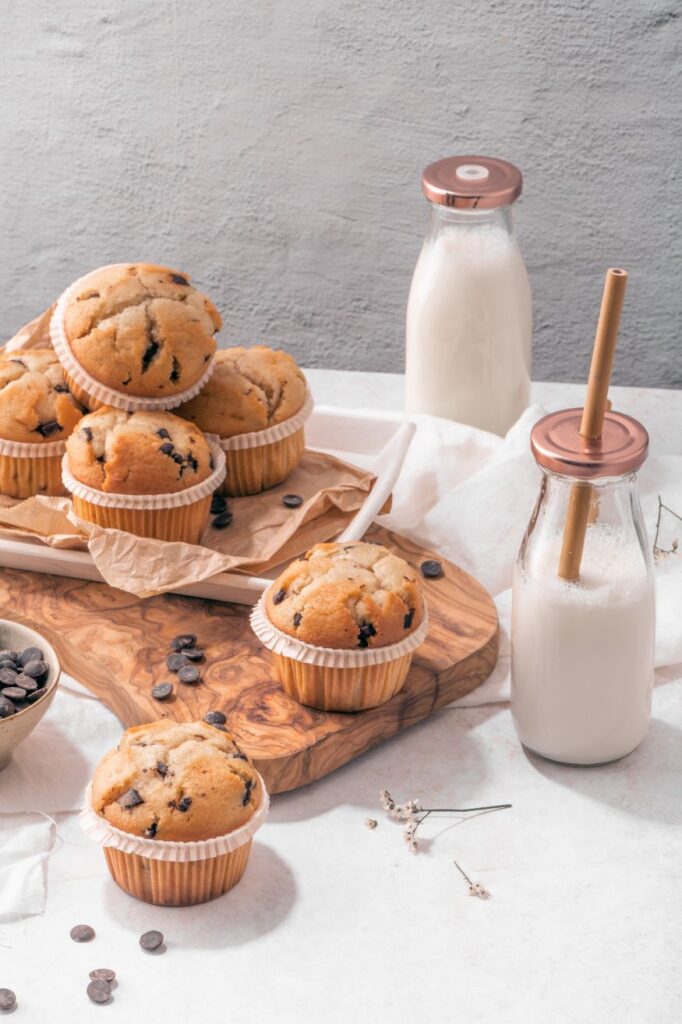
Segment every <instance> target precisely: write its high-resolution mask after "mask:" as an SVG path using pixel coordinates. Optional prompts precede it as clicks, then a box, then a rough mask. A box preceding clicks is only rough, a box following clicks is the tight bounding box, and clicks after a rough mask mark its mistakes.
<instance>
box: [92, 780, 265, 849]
mask: <svg viewBox="0 0 682 1024" xmlns="http://www.w3.org/2000/svg"><path fill="white" fill-rule="evenodd" d="M258 777H259V779H260V782H261V786H262V798H261V802H260V804H259V806H258V808H257V809H256V811H255V812H254V813H253V814H252V816H251V817H250V818H249V820H248V821H247V822H246V823H245V824H244V825H242V826H240V828H236V829H234V831H233V832H228V833H227V835H224V836H215V837H214V838H211V839H197V840H192V841H191V842H186V843H183V842H177V841H171V840H168V839H165V840H164V839H145V838H144V837H143V836H134V835H132V834H131V833H130V832H123V831H122V829H120V828H115V827H114V826H113V825H110V824H109V822H108V821H107V820H106V818H102V817H101V816H100V815H99V814H97V812H96V811H95V810H94V809H93V807H92V783H88V788H87V789H86V791H85V800H84V802H83V808H82V810H81V812H80V815H79V820H80V825H81V828H82V829H83V832H85V834H86V836H88V838H89V839H92V841H93V842H94V843H97V845H98V846H109V847H113V848H114V849H116V850H121V852H122V853H132V854H136V855H137V856H139V857H146V858H147V859H148V860H160V861H165V862H166V863H173V864H187V863H190V862H194V861H199V860H209V859H210V858H211V857H221V856H223V855H224V854H226V853H233V852H234V851H235V850H238V849H239V847H240V846H244V844H245V843H248V842H249V840H250V839H252V838H253V836H254V835H255V834H256V832H257V831H258V829H259V828H260V827H261V825H262V824H263V822H264V821H265V819H266V817H267V815H268V810H269V808H270V797H269V796H268V791H267V789H266V788H265V783H264V782H263V779H262V778H261V776H260V775H259V776H258Z"/></svg>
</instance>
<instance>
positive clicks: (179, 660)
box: [166, 654, 187, 672]
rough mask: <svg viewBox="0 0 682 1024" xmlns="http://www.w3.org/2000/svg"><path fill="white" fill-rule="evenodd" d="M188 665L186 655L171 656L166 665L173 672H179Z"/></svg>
mask: <svg viewBox="0 0 682 1024" xmlns="http://www.w3.org/2000/svg"><path fill="white" fill-rule="evenodd" d="M186 664H187V658H186V657H185V655H184V654H169V655H168V657H167V658H166V665H167V666H168V668H169V669H170V671H171V672H178V671H179V670H180V669H181V668H182V666H183V665H186Z"/></svg>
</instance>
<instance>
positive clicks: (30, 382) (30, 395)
mask: <svg viewBox="0 0 682 1024" xmlns="http://www.w3.org/2000/svg"><path fill="white" fill-rule="evenodd" d="M82 416H83V409H82V408H81V406H80V405H79V404H78V402H77V401H76V400H75V399H74V397H73V395H72V394H71V391H70V390H69V387H68V385H67V383H66V379H65V376H64V371H63V369H62V366H61V364H60V362H59V360H58V359H57V356H56V354H55V352H53V351H52V349H30V350H28V351H26V352H12V353H3V354H2V355H0V491H1V492H2V493H3V494H8V495H10V496H11V497H13V498H29V497H31V496H32V495H35V494H65V493H66V492H65V490H64V486H63V484H62V477H61V462H62V456H63V454H64V441H65V440H66V438H67V437H68V436H69V435H70V434H71V432H72V430H73V429H74V427H75V426H76V424H77V423H78V421H79V420H80V419H81V417H82Z"/></svg>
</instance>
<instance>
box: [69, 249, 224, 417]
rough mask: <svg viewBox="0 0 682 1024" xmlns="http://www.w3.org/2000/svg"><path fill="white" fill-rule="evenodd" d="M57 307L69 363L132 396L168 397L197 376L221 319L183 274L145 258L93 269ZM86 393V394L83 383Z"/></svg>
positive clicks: (209, 354) (204, 367)
mask: <svg viewBox="0 0 682 1024" xmlns="http://www.w3.org/2000/svg"><path fill="white" fill-rule="evenodd" d="M58 309H59V307H58ZM60 312H61V316H62V320H61V326H62V328H63V332H64V338H65V341H66V344H67V346H68V349H69V351H70V354H71V356H72V358H73V359H74V360H75V362H76V364H77V365H78V366H80V367H82V369H83V370H85V372H86V373H87V374H89V375H90V377H91V378H94V380H95V381H97V382H99V383H100V384H102V385H104V386H105V387H107V388H109V389H111V390H112V391H114V392H116V393H118V394H121V395H125V396H128V397H130V396H133V397H136V398H149V399H159V398H168V399H172V397H173V396H175V395H179V394H182V393H183V392H186V391H187V390H188V389H189V388H191V387H192V386H193V385H195V384H197V382H198V381H200V380H201V378H202V375H203V374H204V373H205V372H206V370H207V367H208V364H209V363H210V360H211V358H212V356H213V353H214V352H215V347H216V343H215V339H214V335H215V333H216V331H218V330H219V329H220V326H221V320H220V315H219V313H218V311H217V309H216V308H215V306H214V305H213V303H212V302H211V300H210V299H209V298H208V297H207V296H206V295H203V294H202V293H201V292H199V291H197V290H196V289H195V288H194V287H193V286H192V285H191V284H190V279H189V277H188V275H187V274H184V273H179V272H178V271H175V270H171V269H169V268H168V267H160V266H156V265H154V264H151V263H131V264H122V265H120V266H118V267H105V268H103V269H102V270H99V271H94V272H93V273H92V274H89V275H87V277H86V278H84V279H83V281H82V282H81V285H80V286H79V287H77V288H76V289H75V290H74V291H73V292H72V293H69V296H68V301H66V304H65V306H64V308H63V311H60ZM55 344H56V346H57V350H58V351H59V343H58V341H57V340H55ZM67 369H68V365H67ZM83 387H84V386H83V385H82V384H81V389H83ZM85 396H86V398H88V399H89V400H90V401H91V400H92V396H88V395H87V389H85ZM95 404H96V405H101V404H102V403H101V401H100V402H96V403H95ZM176 404H177V403H176Z"/></svg>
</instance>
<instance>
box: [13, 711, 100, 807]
mask: <svg viewBox="0 0 682 1024" xmlns="http://www.w3.org/2000/svg"><path fill="white" fill-rule="evenodd" d="M49 713H50V712H49V711H48V713H47V715H46V716H45V718H44V719H43V720H42V722H40V724H39V725H38V727H37V728H36V729H35V731H34V732H32V733H31V734H30V735H29V736H27V738H26V739H25V740H24V742H23V743H20V744H19V746H18V747H17V748H16V750H15V751H14V756H13V758H12V760H11V761H10V763H9V764H8V765H7V767H6V768H5V769H3V771H2V772H0V806H1V807H2V810H3V811H6V812H12V811H23V810H34V811H43V812H45V813H46V814H59V813H61V812H62V811H75V810H77V809H78V808H79V807H80V806H81V804H82V802H83V790H84V789H85V782H86V781H87V778H88V772H89V768H88V762H87V760H86V758H85V757H84V756H83V754H82V752H81V751H80V750H79V749H78V747H77V746H76V744H75V743H74V742H73V740H72V738H71V737H70V736H69V735H68V734H67V733H66V732H65V731H64V730H63V729H61V728H60V727H59V723H55V722H53V721H51V720H50V719H49V717H48V716H49ZM56 766H58V770H56Z"/></svg>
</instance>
